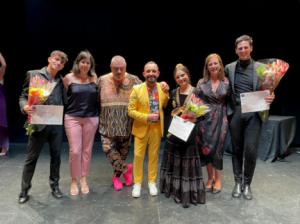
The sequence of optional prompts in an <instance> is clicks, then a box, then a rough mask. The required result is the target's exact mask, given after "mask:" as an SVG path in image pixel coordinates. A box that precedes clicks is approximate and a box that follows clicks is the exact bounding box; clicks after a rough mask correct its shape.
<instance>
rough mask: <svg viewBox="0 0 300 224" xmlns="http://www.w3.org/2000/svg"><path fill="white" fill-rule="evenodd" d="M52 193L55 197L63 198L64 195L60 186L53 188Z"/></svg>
mask: <svg viewBox="0 0 300 224" xmlns="http://www.w3.org/2000/svg"><path fill="white" fill-rule="evenodd" d="M52 195H53V197H55V198H57V199H59V198H62V197H63V196H64V195H63V193H62V192H61V191H60V189H59V188H58V186H57V187H54V188H52Z"/></svg>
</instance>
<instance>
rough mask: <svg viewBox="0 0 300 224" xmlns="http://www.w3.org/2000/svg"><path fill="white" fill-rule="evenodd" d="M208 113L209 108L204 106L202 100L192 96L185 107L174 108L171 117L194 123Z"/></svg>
mask: <svg viewBox="0 0 300 224" xmlns="http://www.w3.org/2000/svg"><path fill="white" fill-rule="evenodd" d="M207 112H209V107H208V106H207V105H206V104H204V102H203V100H201V99H200V98H198V97H196V96H195V94H192V96H191V98H190V100H189V102H187V104H186V105H184V106H182V107H179V108H176V109H174V110H173V111H172V114H171V115H172V116H175V115H177V116H180V117H181V118H183V119H184V120H186V121H191V122H196V119H197V118H198V117H201V116H203V115H205V114H206V113H207Z"/></svg>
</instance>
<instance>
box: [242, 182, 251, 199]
mask: <svg viewBox="0 0 300 224" xmlns="http://www.w3.org/2000/svg"><path fill="white" fill-rule="evenodd" d="M243 196H244V198H245V199H247V200H251V199H252V192H251V188H250V185H248V184H246V185H245V186H244V191H243Z"/></svg>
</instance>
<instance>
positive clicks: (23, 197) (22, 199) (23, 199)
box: [18, 191, 29, 204]
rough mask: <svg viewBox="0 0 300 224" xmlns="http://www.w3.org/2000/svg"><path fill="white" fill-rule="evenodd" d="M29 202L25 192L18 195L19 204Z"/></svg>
mask: <svg viewBox="0 0 300 224" xmlns="http://www.w3.org/2000/svg"><path fill="white" fill-rule="evenodd" d="M28 200H29V196H28V193H27V191H21V193H20V195H19V200H18V201H19V204H24V203H25V202H27V201H28Z"/></svg>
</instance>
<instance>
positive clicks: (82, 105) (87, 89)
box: [66, 82, 99, 117]
mask: <svg viewBox="0 0 300 224" xmlns="http://www.w3.org/2000/svg"><path fill="white" fill-rule="evenodd" d="M67 99H68V102H67V106H66V114H68V115H72V116H75V117H96V116H98V115H99V110H98V88H97V85H96V83H94V82H91V83H86V84H78V83H71V84H70V85H69V87H68V91H67Z"/></svg>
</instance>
